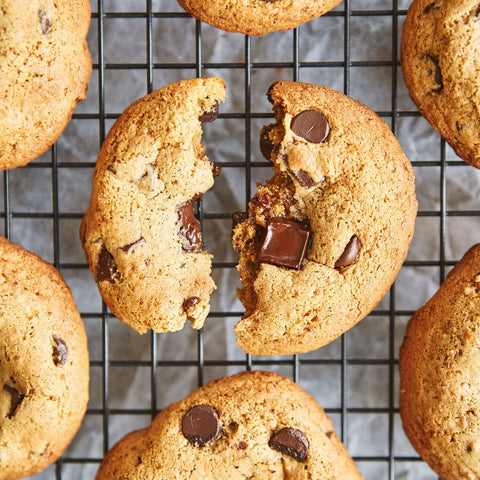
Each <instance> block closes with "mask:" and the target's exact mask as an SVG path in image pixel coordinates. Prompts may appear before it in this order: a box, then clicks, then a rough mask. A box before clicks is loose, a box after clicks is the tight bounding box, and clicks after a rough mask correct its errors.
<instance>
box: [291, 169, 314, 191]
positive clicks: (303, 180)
mask: <svg viewBox="0 0 480 480" xmlns="http://www.w3.org/2000/svg"><path fill="white" fill-rule="evenodd" d="M293 174H294V175H295V178H296V179H297V181H298V183H299V184H300V185H301V186H302V187H305V188H312V187H314V186H315V185H318V182H315V181H314V180H313V178H312V177H311V176H310V175H309V174H308V173H307V172H306V171H305V170H302V169H300V170H296V171H295V172H293Z"/></svg>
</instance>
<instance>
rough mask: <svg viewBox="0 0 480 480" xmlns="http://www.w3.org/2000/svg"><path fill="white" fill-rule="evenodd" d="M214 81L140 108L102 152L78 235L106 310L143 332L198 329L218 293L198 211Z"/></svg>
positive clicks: (207, 168) (215, 100)
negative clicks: (204, 138)
mask: <svg viewBox="0 0 480 480" xmlns="http://www.w3.org/2000/svg"><path fill="white" fill-rule="evenodd" d="M224 98H225V84H224V83H223V81H222V80H220V79H218V78H215V77H206V78H201V79H193V80H184V81H181V82H178V83H174V84H171V85H167V86H166V87H164V88H161V89H160V90H156V91H155V92H153V93H151V94H150V95H147V96H146V97H143V98H141V99H140V100H137V101H136V102H135V103H133V104H132V105H131V106H130V107H128V108H127V109H126V110H125V112H124V113H123V114H122V115H121V116H120V118H119V119H118V120H117V122H116V123H115V124H114V126H113V127H112V129H111V130H110V132H109V134H108V136H107V138H106V140H105V142H104V143H103V145H102V148H101V151H100V154H99V156H98V159H97V164H96V167H95V171H94V179H93V188H92V198H91V202H90V206H89V208H88V210H87V212H86V214H85V217H84V219H83V222H82V225H81V228H80V237H81V240H82V243H83V247H84V250H85V252H86V255H87V261H88V263H89V265H90V269H91V271H92V273H93V274H94V276H95V280H96V281H97V284H98V288H99V290H100V293H101V295H102V297H103V299H104V301H105V303H106V304H107V305H108V307H109V308H110V310H111V311H112V312H113V313H114V314H115V315H116V316H117V317H118V318H119V319H120V320H121V321H123V322H125V323H126V324H128V325H130V326H131V327H132V328H134V329H135V330H137V331H138V332H140V333H144V332H146V331H147V330H148V329H153V330H155V331H156V332H166V331H175V330H179V329H181V328H182V327H183V325H184V323H185V321H186V320H187V319H188V320H190V322H191V324H192V326H193V327H194V328H201V327H202V326H203V323H204V320H205V318H206V316H207V315H208V311H209V297H210V293H211V292H212V291H213V289H214V287H215V285H214V282H213V280H212V278H211V277H210V270H211V256H210V255H209V254H208V253H207V252H206V251H205V250H204V248H203V244H202V235H201V229H200V223H199V221H198V220H197V218H196V217H195V203H196V200H197V199H199V198H200V197H201V195H202V194H203V193H205V192H206V191H207V190H208V189H209V188H211V187H212V185H213V181H214V175H216V174H217V168H218V167H217V166H216V165H214V164H213V163H211V162H210V161H209V160H208V158H207V157H206V156H205V146H204V145H203V144H202V143H201V135H202V127H201V125H202V122H206V121H212V120H214V119H215V118H216V116H217V115H218V104H219V102H221V101H223V100H224Z"/></svg>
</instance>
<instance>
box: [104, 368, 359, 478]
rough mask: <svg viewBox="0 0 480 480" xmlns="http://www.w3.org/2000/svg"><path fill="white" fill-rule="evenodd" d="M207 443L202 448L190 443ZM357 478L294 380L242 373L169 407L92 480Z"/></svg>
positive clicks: (317, 409) (330, 429) (329, 427)
mask: <svg viewBox="0 0 480 480" xmlns="http://www.w3.org/2000/svg"><path fill="white" fill-rule="evenodd" d="M192 433H196V438H197V440H198V439H204V440H206V442H205V443H204V444H203V445H202V444H200V443H197V442H195V441H193V443H192ZM118 478H122V480H137V479H139V480H140V479H145V478H161V479H163V480H214V479H215V480H237V479H238V480H243V479H245V478H252V479H259V480H260V479H261V480H267V479H269V480H270V479H272V480H273V479H284V478H292V479H293V478H294V479H296V480H301V479H305V480H306V479H310V480H323V479H325V480H326V479H329V480H341V479H342V480H343V479H347V478H348V479H349V480H360V479H362V478H363V477H362V475H361V474H360V473H359V472H358V470H357V468H356V467H355V464H354V462H353V460H352V459H351V458H350V456H349V455H348V453H347V450H346V449H345V447H344V446H343V444H342V442H341V441H340V439H339V438H338V437H337V435H336V434H335V432H334V430H333V425H332V422H331V421H330V419H329V418H328V417H327V415H326V414H325V412H324V411H323V409H322V407H321V406H320V405H319V404H318V403H317V402H316V401H315V399H314V398H313V397H311V396H310V395H309V394H308V393H307V392H305V391H304V390H302V389H301V388H300V387H299V386H298V385H296V384H295V383H293V382H292V381H291V380H289V379H287V378H285V377H281V376H280V375H278V374H275V373H270V372H260V371H256V372H243V373H239V374H237V375H234V376H232V377H224V378H222V379H219V380H215V381H212V382H210V383H208V384H207V385H204V386H203V387H201V388H199V389H198V390H196V391H195V392H193V393H192V394H190V395H189V396H187V397H186V398H184V399H183V400H182V401H180V402H178V403H174V404H171V405H170V406H169V407H167V408H166V409H164V410H162V412H160V414H158V415H157V417H156V418H155V420H154V421H153V422H152V424H151V425H150V426H149V427H148V428H146V429H143V430H138V431H135V432H132V433H130V434H129V435H127V436H126V437H124V438H123V439H122V440H120V441H119V442H118V443H117V444H116V445H115V446H114V447H113V449H112V450H111V451H110V452H109V453H108V454H107V455H106V457H105V459H104V460H103V463H102V465H101V466H100V469H99V471H98V474H97V476H96V480H109V479H112V480H113V479H118Z"/></svg>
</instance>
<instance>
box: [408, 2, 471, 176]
mask: <svg viewBox="0 0 480 480" xmlns="http://www.w3.org/2000/svg"><path fill="white" fill-rule="evenodd" d="M401 65H402V69H403V75H404V78H405V83H406V85H407V87H408V90H409V92H410V96H411V97H412V99H413V101H414V102H415V104H416V105H417V107H418V109H419V110H420V112H421V113H422V115H423V116H424V117H425V118H426V119H427V120H428V121H429V122H430V124H431V125H432V126H433V127H434V128H435V129H436V130H437V131H438V132H440V134H441V135H442V136H443V138H444V139H445V140H446V141H447V142H448V143H449V144H450V145H451V147H452V148H453V149H454V150H455V152H456V153H457V155H458V156H459V157H461V158H462V159H463V160H465V161H466V162H468V163H470V164H471V165H473V166H475V167H477V168H480V129H479V127H478V126H479V124H480V9H479V4H478V1H477V0H458V1H455V2H449V1H447V0H415V1H414V2H413V3H412V4H411V5H410V7H409V9H408V13H407V17H406V20H405V23H404V26H403V31H402V40H401Z"/></svg>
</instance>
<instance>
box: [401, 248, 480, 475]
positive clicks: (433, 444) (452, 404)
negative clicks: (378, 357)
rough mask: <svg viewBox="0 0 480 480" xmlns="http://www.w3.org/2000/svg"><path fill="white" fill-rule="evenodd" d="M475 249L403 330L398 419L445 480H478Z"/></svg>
mask: <svg viewBox="0 0 480 480" xmlns="http://www.w3.org/2000/svg"><path fill="white" fill-rule="evenodd" d="M479 363H480V244H477V245H475V246H473V247H472V248H471V249H470V250H469V251H468V252H467V253H466V254H465V255H464V257H463V258H462V259H461V260H460V261H459V262H458V263H457V265H456V266H455V267H454V268H453V269H452V271H451V272H450V273H449V275H448V276H447V278H446V279H445V281H444V282H443V284H442V285H441V287H440V289H439V290H438V291H437V293H436V294H435V295H434V296H433V297H432V298H431V299H430V300H429V301H428V302H427V303H426V305H425V306H423V307H422V308H420V309H419V310H418V311H417V312H416V313H415V314H414V315H413V317H412V318H411V320H410V322H409V323H408V326H407V331H406V335H405V338H404V340H403V344H402V347H401V348H400V360H399V372H400V415H401V418H402V422H403V428H404V430H405V433H406V434H407V437H408V438H409V439H410V441H411V443H412V445H413V446H414V447H415V449H416V450H417V452H418V453H419V454H420V455H421V456H422V458H423V459H424V460H425V461H426V462H427V463H428V464H429V465H430V467H431V468H432V469H433V470H435V472H437V474H438V475H439V476H441V477H442V478H443V479H445V480H471V479H476V478H480V435H479V433H480V375H479V373H478V365H479Z"/></svg>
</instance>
